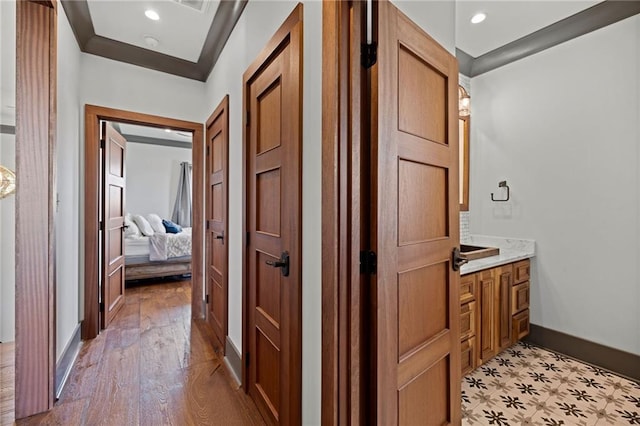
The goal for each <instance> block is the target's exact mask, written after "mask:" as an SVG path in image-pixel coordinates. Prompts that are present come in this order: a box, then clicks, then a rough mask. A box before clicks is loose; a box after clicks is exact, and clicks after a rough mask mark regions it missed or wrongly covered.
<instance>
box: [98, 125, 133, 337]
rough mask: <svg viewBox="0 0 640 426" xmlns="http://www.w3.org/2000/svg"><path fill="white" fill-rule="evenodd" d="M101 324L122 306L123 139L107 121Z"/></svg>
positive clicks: (124, 144)
mask: <svg viewBox="0 0 640 426" xmlns="http://www.w3.org/2000/svg"><path fill="white" fill-rule="evenodd" d="M102 135H103V138H104V141H105V145H104V147H105V148H104V150H103V161H104V164H103V167H102V170H103V172H104V176H103V194H104V201H103V205H102V221H103V226H104V231H103V233H102V256H103V259H102V295H101V296H102V302H103V304H104V310H103V312H102V314H101V322H102V327H103V328H107V326H108V325H109V323H111V321H112V320H113V318H114V316H115V315H116V314H117V313H118V310H119V309H120V308H122V306H123V305H124V239H123V232H124V193H125V165H124V161H125V154H126V146H127V141H126V139H125V138H123V137H122V135H120V134H119V133H118V132H117V131H116V130H115V129H114V128H113V127H112V126H111V124H109V123H106V122H103V123H102Z"/></svg>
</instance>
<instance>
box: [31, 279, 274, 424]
mask: <svg viewBox="0 0 640 426" xmlns="http://www.w3.org/2000/svg"><path fill="white" fill-rule="evenodd" d="M126 294H127V296H126V304H125V306H124V307H123V308H122V310H121V311H120V312H119V313H118V315H117V317H116V318H115V320H114V322H113V323H112V325H110V326H109V328H108V329H107V330H106V331H103V332H102V333H101V334H100V335H99V336H98V337H97V338H96V339H94V340H92V341H89V342H87V343H85V344H84V345H83V347H82V349H81V351H80V355H79V357H78V360H77V361H76V364H75V366H74V368H73V370H72V372H71V375H70V377H69V380H68V382H67V385H66V386H65V388H64V390H63V392H62V395H61V398H60V400H59V401H58V402H57V403H56V405H55V407H54V409H53V410H51V411H50V412H48V413H46V414H42V415H38V416H34V417H31V418H29V419H25V420H22V421H20V422H18V424H21V425H22V424H25V425H31V424H43V425H44V424H46V425H54V424H55V425H97V424H104V425H127V426H128V425H166V424H170V425H261V424H264V423H263V421H262V419H261V417H260V414H259V413H258V411H257V409H256V407H255V405H253V402H252V401H251V400H250V399H249V398H248V397H247V396H246V395H245V394H244V392H243V390H242V389H239V388H238V385H237V384H236V383H235V381H234V380H233V379H232V378H231V377H230V375H229V374H228V372H227V371H226V369H225V367H224V366H222V365H221V360H220V358H219V357H218V356H217V355H216V354H215V352H214V351H213V347H212V345H211V344H210V342H211V340H210V337H211V330H210V329H209V328H208V325H207V324H206V323H204V322H203V321H193V320H191V310H190V300H191V287H190V283H189V281H180V282H172V283H163V284H155V285H147V286H143V287H135V288H131V289H127V293H126Z"/></svg>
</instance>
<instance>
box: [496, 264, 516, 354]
mask: <svg viewBox="0 0 640 426" xmlns="http://www.w3.org/2000/svg"><path fill="white" fill-rule="evenodd" d="M494 276H495V285H496V291H495V293H494V297H495V306H496V310H495V315H496V316H495V328H496V331H495V336H496V353H497V352H500V351H501V350H504V349H506V348H508V347H509V346H510V345H511V286H512V285H513V265H505V266H501V267H499V268H496V269H495V275H494Z"/></svg>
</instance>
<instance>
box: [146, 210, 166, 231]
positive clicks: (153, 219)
mask: <svg viewBox="0 0 640 426" xmlns="http://www.w3.org/2000/svg"><path fill="white" fill-rule="evenodd" d="M147 221H148V222H149V225H151V228H153V232H157V233H158V234H166V233H167V230H166V229H165V227H164V225H163V224H162V219H160V216H158V215H157V214H155V213H151V214H148V215H147Z"/></svg>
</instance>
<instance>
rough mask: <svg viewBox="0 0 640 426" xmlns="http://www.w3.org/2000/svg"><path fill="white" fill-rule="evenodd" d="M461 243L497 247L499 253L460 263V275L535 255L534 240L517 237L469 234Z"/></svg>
mask: <svg viewBox="0 0 640 426" xmlns="http://www.w3.org/2000/svg"><path fill="white" fill-rule="evenodd" d="M461 244H470V245H474V246H482V247H498V248H499V249H500V254H498V255H496V256H489V257H484V258H482V259H476V260H470V261H469V263H467V264H465V265H462V267H461V268H460V275H466V274H470V273H472V272H478V271H482V270H483V269H489V268H493V267H495V266H500V265H506V264H507V263H512V262H517V261H518V260H523V259H529V258H532V257H534V256H535V246H536V242H535V241H534V240H525V239H519V238H503V237H491V236H487V235H471V236H469V238H468V239H467V240H466V241H461Z"/></svg>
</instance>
